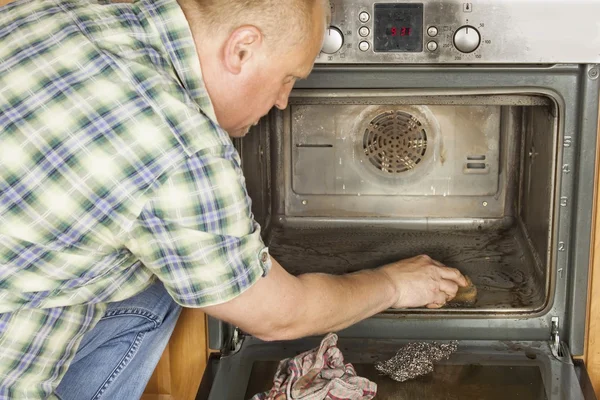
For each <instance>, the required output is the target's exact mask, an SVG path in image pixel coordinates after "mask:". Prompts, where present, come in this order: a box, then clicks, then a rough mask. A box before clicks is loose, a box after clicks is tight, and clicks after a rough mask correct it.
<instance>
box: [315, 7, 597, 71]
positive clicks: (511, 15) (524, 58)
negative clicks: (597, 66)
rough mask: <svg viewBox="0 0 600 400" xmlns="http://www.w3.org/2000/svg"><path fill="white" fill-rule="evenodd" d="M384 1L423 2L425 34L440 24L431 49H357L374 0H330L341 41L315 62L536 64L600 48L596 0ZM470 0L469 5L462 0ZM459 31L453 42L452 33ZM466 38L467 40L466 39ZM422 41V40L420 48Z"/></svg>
mask: <svg viewBox="0 0 600 400" xmlns="http://www.w3.org/2000/svg"><path fill="white" fill-rule="evenodd" d="M386 3H422V4H423V5H424V10H423V22H424V23H423V27H422V30H423V32H422V33H423V37H424V38H426V37H427V36H426V33H427V29H428V27H429V26H436V27H437V28H438V29H439V34H438V36H437V38H436V39H437V42H438V45H439V49H438V50H437V51H435V52H431V51H427V50H425V51H421V52H412V53H398V52H395V53H381V52H375V51H373V50H372V48H373V43H372V41H370V43H369V44H370V50H368V51H361V50H360V49H359V42H360V36H359V35H357V32H358V29H359V28H360V26H362V25H366V26H368V27H369V28H370V30H371V32H374V31H375V30H374V25H373V24H374V23H375V18H373V17H372V15H373V12H374V8H373V6H374V1H373V0H331V4H332V8H333V13H332V22H331V25H332V26H334V27H336V28H339V29H340V31H341V32H342V34H343V36H344V46H343V47H342V48H341V49H340V50H339V51H337V52H335V53H334V54H322V55H321V56H320V57H319V58H318V59H317V63H336V64H357V63H360V64H381V63H392V64H397V63H402V64H439V63H442V64H481V63H488V64H489V63H501V64H537V63H598V62H600V53H599V52H598V51H594V50H593V49H598V48H600V29H599V22H598V21H599V20H598V17H597V16H598V15H600V1H598V0H569V1H565V0H548V1H540V0H502V1H497V0H495V1H494V0H479V1H476V2H472V3H466V2H464V1H462V0H442V1H440V0H392V1H387V2H386ZM468 4H470V6H468V7H467V6H466V5H468ZM466 25H468V26H472V27H474V28H475V29H477V30H478V31H479V33H480V35H481V44H480V45H479V46H478V47H477V50H475V51H471V52H468V53H463V52H462V51H461V50H460V49H461V47H462V46H468V47H464V48H462V49H463V51H464V50H469V49H471V48H473V45H474V43H475V42H474V38H473V41H471V35H470V34H471V33H472V32H469V35H465V36H464V37H463V36H462V34H461V33H460V32H459V29H460V28H461V27H463V26H466ZM457 33H458V35H459V37H458V38H457V44H456V45H455V35H456V34H457ZM465 40H468V42H465ZM425 45H426V43H423V49H426V47H425Z"/></svg>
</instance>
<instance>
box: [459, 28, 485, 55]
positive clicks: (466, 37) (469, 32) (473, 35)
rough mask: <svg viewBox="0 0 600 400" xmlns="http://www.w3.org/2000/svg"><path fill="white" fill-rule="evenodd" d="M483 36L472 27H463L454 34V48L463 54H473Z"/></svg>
mask: <svg viewBox="0 0 600 400" xmlns="http://www.w3.org/2000/svg"><path fill="white" fill-rule="evenodd" d="M480 42H481V36H480V35H479V32H478V31H477V29H475V28H473V27H472V26H461V27H460V28H458V29H457V31H456V33H455V34H454V46H455V47H456V48H457V49H458V50H459V51H461V52H463V53H472V52H474V51H475V50H477V48H478V47H479V43H480Z"/></svg>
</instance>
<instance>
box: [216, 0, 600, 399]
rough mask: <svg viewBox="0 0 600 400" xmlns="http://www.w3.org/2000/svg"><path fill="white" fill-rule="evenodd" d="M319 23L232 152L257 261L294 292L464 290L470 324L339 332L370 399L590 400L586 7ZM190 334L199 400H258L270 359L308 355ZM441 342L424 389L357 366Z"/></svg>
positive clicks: (592, 98) (589, 52)
mask: <svg viewBox="0 0 600 400" xmlns="http://www.w3.org/2000/svg"><path fill="white" fill-rule="evenodd" d="M331 8H332V26H331V28H330V29H329V31H328V33H327V37H326V39H325V44H324V47H323V52H322V53H321V55H320V56H319V58H318V59H317V63H316V67H315V69H314V71H313V73H312V74H311V75H310V77H309V78H308V79H307V80H305V81H302V82H298V84H297V85H296V89H295V90H294V91H293V92H292V96H291V98H290V102H289V106H288V107H287V109H285V110H283V111H277V110H274V111H272V112H271V113H270V114H269V115H268V116H267V117H266V118H264V119H263V120H262V121H261V123H260V124H259V125H258V126H257V127H256V128H255V129H254V131H253V132H251V133H250V135H249V136H247V137H246V138H244V139H243V140H241V141H239V142H238V143H237V145H238V148H239V151H240V154H241V156H242V162H243V167H244V169H245V171H246V179H247V185H248V190H249V192H250V195H251V197H252V199H253V201H254V205H253V211H254V213H255V217H256V219H257V220H258V221H259V222H260V223H261V225H262V226H263V229H264V232H265V241H266V243H267V244H268V246H269V248H270V251H271V253H272V254H273V255H274V257H275V258H276V259H278V261H279V262H280V263H281V264H282V265H283V266H284V267H285V268H286V269H288V270H289V271H290V272H292V273H294V274H299V273H303V272H313V271H321V272H329V273H345V272H350V271H355V270H358V269H362V268H372V267H375V266H378V265H381V264H383V263H386V262H390V261H393V260H397V259H401V258H405V257H409V256H413V255H416V254H421V253H426V254H429V255H431V256H432V257H434V258H436V259H439V260H440V261H442V262H444V263H445V264H447V265H450V266H453V267H456V268H458V269H460V270H461V271H462V272H463V273H466V274H468V275H469V276H470V277H471V279H472V280H473V282H474V283H475V284H476V285H477V287H478V291H479V295H478V300H477V302H476V303H475V304H474V305H472V306H468V307H467V306H462V307H450V308H444V309H441V310H427V309H411V310H399V311H393V310H390V311H387V312H384V313H382V314H380V315H377V316H375V317H373V318H370V319H368V320H366V321H363V322H361V323H359V324H357V325H355V326H352V327H350V328H348V329H346V330H345V331H343V332H340V333H339V335H340V338H341V339H340V346H341V347H342V350H343V352H344V354H345V356H346V358H347V360H348V361H350V362H353V363H355V364H356V365H357V370H358V371H359V373H362V374H363V375H364V376H368V377H370V378H371V379H374V380H376V381H377V382H378V383H379V387H380V389H379V395H378V397H377V398H381V399H388V398H389V399H392V398H394V399H400V398H402V399H404V398H410V399H415V398H419V399H442V398H443V399H497V398H498V399H500V398H502V399H504V398H507V397H510V396H513V397H516V398H524V399H569V400H572V399H584V398H591V396H592V395H590V394H585V390H584V389H582V386H581V385H580V380H579V379H578V374H577V373H576V369H575V368H574V365H573V361H572V358H571V356H572V355H579V354H582V353H583V350H584V328H585V320H586V298H587V287H588V268H589V250H590V236H591V229H592V227H591V220H592V204H593V188H594V182H595V180H596V179H597V176H596V173H595V159H596V147H597V145H596V132H597V121H598V95H599V82H600V80H599V74H600V68H599V65H598V63H600V19H599V18H598V15H600V2H599V1H591V0H590V1H556V0H550V1H538V0H519V1H509V0H496V1H491V0H490V1H484V0H480V1H472V2H463V1H453V0H442V1H438V0H436V1H433V0H432V1H426V0H415V1H412V0H404V1H385V2H374V1H372V0H371V1H369V0H333V1H332V2H331ZM209 334H210V340H211V347H213V348H218V349H221V350H222V355H223V357H222V358H221V359H220V361H219V367H218V369H217V370H216V376H215V379H214V382H213V383H212V389H211V391H210V398H211V399H242V398H249V397H251V395H253V394H254V393H253V392H258V391H260V390H264V389H267V388H268V387H269V385H270V382H271V379H272V375H273V373H274V371H275V370H274V366H276V363H277V361H278V360H280V359H281V358H284V357H287V356H290V355H293V354H295V352H296V351H300V350H307V349H309V348H310V347H313V346H314V345H315V344H316V343H318V338H310V339H305V340H300V341H294V342H287V343H262V342H260V341H259V340H257V339H256V338H253V337H251V336H248V335H245V334H244V333H243V332H240V331H238V330H237V329H235V327H231V326H226V325H224V324H222V323H219V322H218V321H214V320H213V321H210V332H209ZM452 339H456V340H459V341H460V345H459V350H458V352H457V353H456V354H455V356H453V357H452V358H451V359H450V360H448V361H447V362H445V363H443V364H441V365H440V366H439V367H438V368H437V369H436V372H434V373H433V375H432V376H430V377H427V378H425V379H423V380H419V381H415V382H411V383H409V384H399V383H395V382H392V381H386V380H385V379H386V378H381V377H378V376H377V375H376V374H375V372H374V369H373V367H372V364H373V361H374V360H377V359H383V358H385V357H389V356H391V355H393V354H394V352H395V350H396V349H397V348H398V347H399V345H401V344H402V343H406V342H407V341H411V340H437V341H445V340H452ZM469 388H470V389H469ZM473 388H476V389H473ZM444 396H445V397H444ZM519 396H521V397H519Z"/></svg>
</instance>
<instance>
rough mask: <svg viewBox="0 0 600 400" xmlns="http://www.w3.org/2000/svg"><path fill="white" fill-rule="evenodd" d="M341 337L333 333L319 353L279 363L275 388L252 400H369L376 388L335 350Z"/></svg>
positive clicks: (314, 351)
mask: <svg viewBox="0 0 600 400" xmlns="http://www.w3.org/2000/svg"><path fill="white" fill-rule="evenodd" d="M337 340H338V337H337V335H336V334H334V333H330V334H328V335H327V336H325V338H323V340H322V341H321V345H320V346H319V348H317V349H313V350H309V351H307V352H305V353H302V354H300V355H298V356H296V357H292V358H286V359H285V360H282V361H281V362H280V363H279V367H278V368H277V372H276V373H275V378H274V380H273V388H271V390H270V391H268V392H265V393H258V394H256V395H255V396H254V397H252V399H251V400H370V399H372V398H373V397H375V394H377V384H376V383H375V382H371V381H370V380H368V379H366V378H361V377H359V376H356V371H355V370H354V367H353V366H352V364H350V363H344V356H343V355H342V352H341V350H340V349H339V348H337V347H336V345H337Z"/></svg>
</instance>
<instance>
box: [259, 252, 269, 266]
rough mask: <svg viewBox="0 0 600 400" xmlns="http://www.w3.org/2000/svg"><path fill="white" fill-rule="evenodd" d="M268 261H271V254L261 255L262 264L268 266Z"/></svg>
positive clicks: (263, 253) (264, 253)
mask: <svg viewBox="0 0 600 400" xmlns="http://www.w3.org/2000/svg"><path fill="white" fill-rule="evenodd" d="M267 261H269V253H267V252H266V251H263V252H262V254H261V255H260V262H262V263H263V264H266V263H267Z"/></svg>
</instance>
